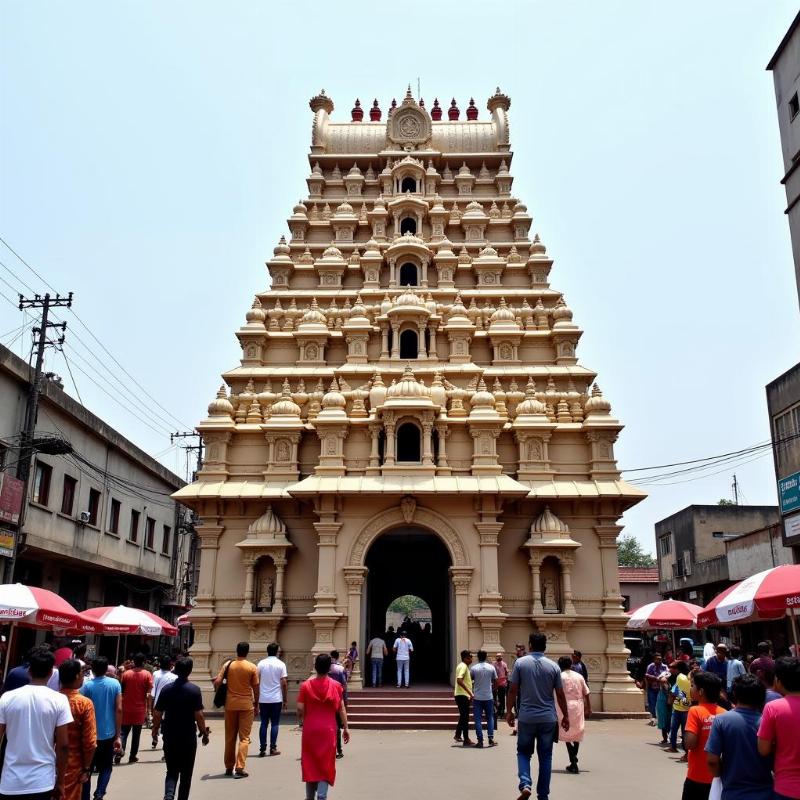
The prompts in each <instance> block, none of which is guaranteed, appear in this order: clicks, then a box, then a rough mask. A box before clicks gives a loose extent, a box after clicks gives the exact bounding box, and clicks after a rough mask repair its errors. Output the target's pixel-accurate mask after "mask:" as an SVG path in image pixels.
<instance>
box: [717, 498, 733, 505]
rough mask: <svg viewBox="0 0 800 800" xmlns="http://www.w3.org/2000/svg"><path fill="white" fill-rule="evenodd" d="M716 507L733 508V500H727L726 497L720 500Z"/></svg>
mask: <svg viewBox="0 0 800 800" xmlns="http://www.w3.org/2000/svg"><path fill="white" fill-rule="evenodd" d="M717 505H718V506H735V505H736V503H734V502H733V500H728V498H727V497H722V498H720V501H719V502H718V503H717Z"/></svg>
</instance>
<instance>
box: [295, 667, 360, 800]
mask: <svg viewBox="0 0 800 800" xmlns="http://www.w3.org/2000/svg"><path fill="white" fill-rule="evenodd" d="M330 668H331V657H330V656H329V655H327V654H326V653H322V654H321V655H318V656H317V658H316V660H315V661H314V669H315V670H316V672H317V674H316V676H315V677H313V678H309V679H308V680H307V681H304V682H303V683H302V684H301V685H300V694H298V696H297V721H298V722H299V723H300V724H301V725H302V726H303V737H302V740H301V747H300V766H301V769H302V773H303V781H305V784H306V800H314V798H315V797H316V798H317V800H325V798H327V796H328V787H329V786H333V784H334V782H335V781H336V729H337V724H336V720H337V717H338V718H339V719H340V720H341V723H342V737H343V738H344V742H345V744H347V743H348V742H349V741H350V731H349V730H348V727H347V711H345V707H344V703H343V702H342V693H343V691H344V690H343V689H342V686H341V684H339V683H337V682H336V681H334V680H331V679H330V678H329V677H328V672H329V671H330Z"/></svg>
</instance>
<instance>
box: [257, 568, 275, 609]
mask: <svg viewBox="0 0 800 800" xmlns="http://www.w3.org/2000/svg"><path fill="white" fill-rule="evenodd" d="M274 592H275V581H273V580H272V578H271V577H270V576H269V575H267V576H266V577H264V578H262V579H261V591H260V592H259V593H258V609H257V610H258V611H272V605H273V603H274Z"/></svg>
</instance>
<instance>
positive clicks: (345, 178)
mask: <svg viewBox="0 0 800 800" xmlns="http://www.w3.org/2000/svg"><path fill="white" fill-rule="evenodd" d="M443 105H444V106H445V107H444V108H443V107H442V105H440V104H439V101H438V100H436V101H434V102H433V104H432V105H431V106H430V107H428V106H426V104H425V103H424V101H423V100H422V99H419V100H417V99H415V98H414V97H413V96H412V93H411V91H410V90H409V91H408V92H407V94H406V95H405V97H404V99H403V100H402V102H400V103H397V102H395V101H394V100H393V101H392V102H391V107H390V108H388V109H387V111H386V113H384V110H383V109H381V108H380V105H379V102H378V101H377V100H376V101H375V102H374V103H373V104H372V106H371V108H369V109H368V111H367V112H366V114H365V111H364V109H362V107H361V104H360V103H359V102H358V101H356V103H355V107H354V108H353V109H352V111H351V112H350V115H349V116H350V120H349V121H336V120H335V118H334V116H333V111H334V104H333V101H332V100H331V98H330V97H328V96H327V95H326V94H325V92H321V93H320V94H319V95H317V96H316V97H314V98H312V99H311V101H310V107H311V111H312V112H313V121H312V125H311V151H310V154H309V167H310V173H309V175H308V178H307V184H308V194H307V197H306V198H305V199H304V200H302V201H300V202H298V203H297V205H295V206H294V208H293V209H292V213H291V216H289V218H288V220H287V223H288V235H287V236H285V237H284V236H282V237H281V238H280V241H279V242H278V244H277V246H276V247H275V250H274V255H273V257H272V258H271V259H270V260H269V261H267V264H266V266H267V271H268V276H265V280H264V289H263V291H261V292H259V293H258V294H257V295H256V297H255V298H254V300H253V303H252V307H251V308H250V309H249V310H247V312H246V314H245V315H244V324H243V325H242V327H241V328H239V330H238V331H237V332H236V336H237V338H238V340H239V344H240V345H241V360H240V363H239V365H238V366H236V367H235V368H233V369H231V370H230V371H228V372H225V373H224V374H223V380H224V384H223V385H222V387H221V388H220V390H219V392H218V393H217V396H216V398H215V399H214V400H213V401H212V402H211V404H210V405H209V407H208V417H207V418H206V419H204V420H203V421H202V422H201V423H200V424H199V425H198V426H197V429H198V431H199V432H200V433H201V435H202V438H203V442H204V446H205V457H204V461H203V467H202V469H201V470H200V471H199V473H198V475H197V480H196V482H195V483H193V484H191V485H190V486H187V487H186V488H184V489H182V490H180V491H179V492H177V494H176V495H175V497H176V498H177V499H178V500H180V501H181V502H183V503H185V504H186V505H188V506H190V507H191V508H193V509H194V510H195V511H196V513H197V515H198V517H199V525H198V528H197V531H198V535H199V543H200V548H201V564H200V577H199V589H198V594H197V598H196V605H195V607H194V609H193V610H192V612H191V620H192V624H193V627H194V644H193V647H192V655H193V657H194V659H195V673H194V674H195V676H196V678H197V679H198V683H199V684H200V685H201V687H202V688H203V689H204V692H205V693H210V692H211V683H210V679H209V676H211V675H212V674H216V672H217V670H218V668H219V667H220V665H221V664H222V663H223V661H224V660H225V659H227V658H228V657H229V656H230V655H231V654H232V652H233V650H234V648H235V644H236V642H238V641H240V640H248V641H249V642H250V643H251V656H252V657H254V658H255V659H256V660H258V658H261V657H263V653H264V650H265V648H266V645H267V643H268V642H270V641H273V640H275V641H278V642H279V643H280V645H281V648H282V650H283V652H284V659H285V661H286V663H287V666H288V670H289V679H290V687H291V689H292V690H295V689H296V686H297V684H298V682H300V681H302V680H304V679H305V678H307V677H308V675H309V674H310V672H311V670H312V665H313V657H314V654H315V653H317V652H320V651H329V650H331V649H332V648H334V647H337V648H338V649H339V650H341V651H342V653H343V654H344V653H346V651H347V649H348V648H349V646H350V643H351V642H353V641H355V642H358V643H359V646H360V649H361V652H362V658H361V661H360V662H359V663H358V664H357V665H356V669H355V671H354V673H353V676H352V680H351V685H350V689H351V691H357V690H359V689H360V688H362V687H363V686H365V685H367V683H368V680H367V675H366V672H367V670H366V666H367V663H368V662H367V660H366V658H365V656H364V650H365V643H366V642H367V641H368V640H369V639H370V638H371V637H372V636H374V635H376V634H382V633H383V631H384V629H385V627H386V613H387V608H388V606H389V605H390V604H391V602H392V601H393V600H394V599H395V598H397V597H399V596H403V595H415V596H417V597H419V598H422V599H423V600H424V601H425V603H426V604H427V606H428V607H429V609H430V620H431V622H430V625H429V627H428V630H427V631H426V637H427V639H428V641H427V642H426V650H425V653H424V657H420V658H417V662H416V664H415V662H414V660H412V667H411V670H412V682H415V681H416V682H419V681H426V682H429V683H442V684H443V683H444V682H446V681H448V680H451V679H452V674H453V671H454V669H455V666H456V664H457V663H458V660H459V657H458V653H459V652H460V651H461V650H462V649H465V648H468V649H471V650H473V651H475V650H478V649H479V648H482V649H485V650H487V651H489V652H490V653H494V652H496V651H498V650H503V651H505V652H506V653H509V654H513V650H514V643H515V642H525V641H527V637H528V634H529V633H531V632H532V631H534V630H538V631H542V632H544V633H545V634H546V635H547V638H548V650H547V654H548V655H549V656H551V657H557V656H559V655H563V654H569V653H571V652H572V650H573V648H577V649H580V650H581V651H582V652H583V660H584V662H585V663H586V664H587V666H588V669H589V671H590V673H591V685H592V690H593V696H594V698H595V700H594V701H593V705H594V706H595V707H596V708H597V710H605V711H624V710H639V709H640V706H641V697H640V693H639V692H638V691H637V690H636V688H635V686H634V684H633V682H632V681H631V679H630V677H629V676H628V672H627V669H626V650H625V647H624V644H623V630H624V628H625V621H626V618H625V616H624V612H623V610H622V606H621V602H622V598H621V596H620V590H619V579H618V572H617V536H618V535H619V533H620V530H621V527H620V525H619V519H620V516H621V515H622V513H623V512H624V511H625V510H626V509H627V508H629V507H631V506H632V505H634V504H635V503H637V502H639V501H640V500H641V499H643V497H644V493H643V492H641V491H640V490H638V489H636V488H634V487H632V486H630V485H628V484H627V483H625V482H624V481H622V480H621V479H620V473H619V470H618V468H617V464H616V461H615V457H614V443H615V442H616V440H617V436H618V434H619V432H620V430H621V428H622V425H621V424H620V422H619V420H617V419H616V418H615V417H614V416H613V415H612V412H611V404H610V403H609V401H608V400H607V399H606V398H605V397H604V396H603V394H602V392H601V391H600V388H599V386H598V385H597V383H596V382H595V378H596V373H595V372H593V371H592V370H591V369H588V368H587V367H584V366H582V365H580V364H579V363H578V358H577V347H578V342H579V340H580V337H581V335H582V331H581V329H580V328H579V327H578V325H577V324H576V322H575V320H574V318H573V312H572V310H571V309H570V307H569V306H568V305H567V303H566V300H565V298H564V296H563V295H562V294H561V292H559V291H558V289H556V288H553V286H551V283H550V279H551V269H552V266H553V259H552V258H551V257H550V255H549V254H548V252H547V250H546V248H545V246H544V244H543V243H542V241H541V239H540V238H539V236H538V234H537V235H532V230H531V226H532V217H531V215H530V213H529V212H528V208H527V207H526V206H525V205H524V203H523V202H522V201H521V200H519V199H517V198H516V197H515V196H514V193H513V188H512V187H513V180H514V179H513V176H512V173H511V164H512V152H511V144H510V130H509V107H510V105H511V101H510V99H509V97H508V96H506V95H505V94H503V93H502V92H501V91H500V90H499V89H498V90H497V91H496V92H495V93H494V94H493V95H492V96H491V97H489V99H488V102H487V104H486V108H487V112H488V113H483V115H482V118H481V114H480V113H479V109H478V107H477V106H476V104H475V102H474V101H473V100H470V102H469V105H468V107H467V108H466V109H465V111H464V112H462V110H461V109H460V108H459V107H458V104H457V103H456V101H455V100H453V101H452V102H451V103H450V104H449V105H448V104H447V103H444V104H443ZM267 278H268V280H267ZM391 680H392V676H387V683H388V682H391Z"/></svg>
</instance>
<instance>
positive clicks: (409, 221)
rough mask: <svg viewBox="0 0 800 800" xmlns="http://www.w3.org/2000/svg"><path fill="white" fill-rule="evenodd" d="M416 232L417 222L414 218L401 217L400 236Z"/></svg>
mask: <svg viewBox="0 0 800 800" xmlns="http://www.w3.org/2000/svg"><path fill="white" fill-rule="evenodd" d="M416 232H417V221H416V220H415V219H414V217H403V219H402V220H400V235H401V236H402V235H403V234H406V233H416Z"/></svg>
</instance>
